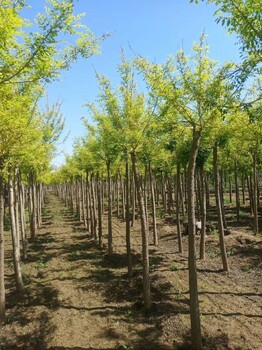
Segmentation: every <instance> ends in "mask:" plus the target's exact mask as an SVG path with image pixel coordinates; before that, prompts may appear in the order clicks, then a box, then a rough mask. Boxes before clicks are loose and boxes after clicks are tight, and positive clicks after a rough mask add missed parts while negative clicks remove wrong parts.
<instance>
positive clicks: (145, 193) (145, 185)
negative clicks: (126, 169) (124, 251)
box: [141, 164, 149, 231]
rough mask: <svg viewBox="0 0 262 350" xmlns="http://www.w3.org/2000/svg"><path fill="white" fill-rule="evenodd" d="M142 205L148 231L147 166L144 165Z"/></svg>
mask: <svg viewBox="0 0 262 350" xmlns="http://www.w3.org/2000/svg"><path fill="white" fill-rule="evenodd" d="M141 183H143V180H142V178H141ZM143 192H144V203H145V212H146V224H147V230H148V231H149V218H148V205H147V165H146V164H145V178H144V188H143Z"/></svg>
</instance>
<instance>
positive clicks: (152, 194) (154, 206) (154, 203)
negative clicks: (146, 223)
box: [148, 162, 158, 246]
mask: <svg viewBox="0 0 262 350" xmlns="http://www.w3.org/2000/svg"><path fill="white" fill-rule="evenodd" d="M148 170H149V181H150V191H151V206H152V219H153V239H154V245H155V246H157V245H158V234H157V227H156V202H155V189H154V183H153V175H152V169H151V164H150V162H149V166H148Z"/></svg>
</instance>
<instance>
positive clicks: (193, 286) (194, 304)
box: [187, 129, 202, 350]
mask: <svg viewBox="0 0 262 350" xmlns="http://www.w3.org/2000/svg"><path fill="white" fill-rule="evenodd" d="M200 137H201V132H200V131H196V130H195V129H193V144H192V149H191V154H190V159H189V164H188V186H187V193H188V196H187V202H188V268H189V294H190V320H191V339H192V348H193V349H194V350H200V349H202V336H201V325H200V312H199V300H198V283H197V266H196V243H195V234H196V226H195V198H194V195H195V186H194V185H195V167H196V157H197V153H198V149H199V144H200Z"/></svg>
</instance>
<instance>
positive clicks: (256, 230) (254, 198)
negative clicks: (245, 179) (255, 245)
mask: <svg viewBox="0 0 262 350" xmlns="http://www.w3.org/2000/svg"><path fill="white" fill-rule="evenodd" d="M252 158H253V208H254V234H255V235H256V234H257V233H259V226H258V205H257V187H258V186H257V155H256V153H254V154H253V155H252Z"/></svg>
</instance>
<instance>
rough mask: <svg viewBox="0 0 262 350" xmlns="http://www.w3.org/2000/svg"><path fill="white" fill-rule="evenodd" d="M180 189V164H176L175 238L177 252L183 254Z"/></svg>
mask: <svg viewBox="0 0 262 350" xmlns="http://www.w3.org/2000/svg"><path fill="white" fill-rule="evenodd" d="M180 188H181V176H180V164H179V163H177V174H176V227H177V238H178V251H179V253H181V254H182V253H183V241H182V234H181V225H180V196H179V191H180Z"/></svg>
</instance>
